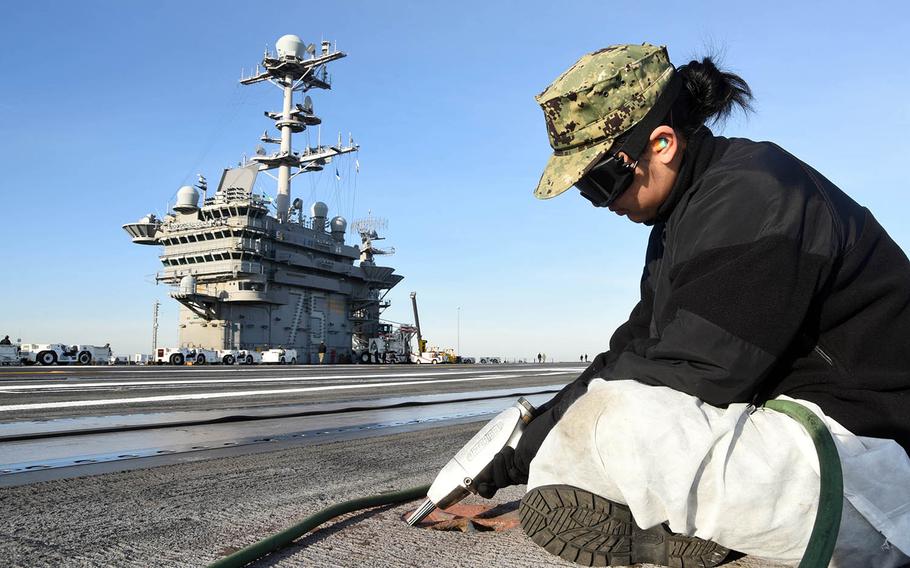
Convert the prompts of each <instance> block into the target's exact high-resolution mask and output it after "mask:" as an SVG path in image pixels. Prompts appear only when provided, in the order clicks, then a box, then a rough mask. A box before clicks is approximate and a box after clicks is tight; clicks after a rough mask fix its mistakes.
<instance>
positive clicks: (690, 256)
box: [598, 164, 839, 406]
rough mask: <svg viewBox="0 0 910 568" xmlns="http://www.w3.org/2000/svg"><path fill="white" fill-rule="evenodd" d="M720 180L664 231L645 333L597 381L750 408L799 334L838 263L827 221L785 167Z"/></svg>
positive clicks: (706, 186)
mask: <svg viewBox="0 0 910 568" xmlns="http://www.w3.org/2000/svg"><path fill="white" fill-rule="evenodd" d="M772 166H775V167H779V168H780V169H781V170H782V171H781V172H774V171H773V170H772V171H771V172H770V174H771V175H769V172H768V171H754V170H753V171H749V170H744V171H729V170H727V171H722V172H720V173H718V174H716V175H714V176H706V177H707V178H708V179H707V180H705V181H703V182H702V186H701V187H700V188H698V191H697V192H695V195H694V197H693V198H692V199H691V200H690V201H688V202H685V203H681V204H680V211H679V214H678V215H675V214H674V216H675V218H671V219H670V220H669V221H668V222H667V228H666V231H667V236H666V243H667V245H666V250H665V251H664V258H663V260H662V268H661V270H662V271H666V272H665V273H664V274H662V275H661V277H660V278H658V279H657V283H656V284H655V303H654V321H653V327H654V329H655V331H656V332H655V333H652V337H649V338H648V339H647V340H645V341H639V342H634V343H633V344H632V345H631V347H632V348H630V349H626V350H624V351H623V352H622V353H621V354H620V355H619V356H618V358H617V359H616V361H615V363H614V364H613V365H612V366H611V367H610V368H605V369H604V370H603V371H602V372H601V373H599V375H598V376H600V377H603V378H606V379H634V380H637V381H640V382H642V383H645V384H649V385H659V386H667V387H670V388H672V389H675V390H678V391H681V392H684V393H686V394H690V395H692V396H695V397H698V398H699V399H701V400H703V401H705V402H707V403H709V404H712V405H715V406H725V405H727V404H730V403H733V402H748V401H750V400H752V399H753V397H754V395H755V394H756V392H757V391H758V389H759V386H760V385H761V383H762V382H763V381H764V380H765V379H766V378H767V377H768V376H769V375H770V374H771V373H772V372H773V370H774V369H775V366H776V365H778V363H780V362H781V361H782V360H783V358H784V356H785V355H786V353H787V352H788V349H789V348H790V346H791V345H792V344H793V342H794V340H795V339H796V338H797V337H798V336H799V335H800V334H801V332H802V331H801V330H805V329H808V328H811V326H812V324H811V321H810V320H811V314H812V312H813V306H814V304H815V303H816V302H817V301H819V298H820V297H821V296H820V295H821V292H822V290H823V289H824V288H825V286H826V282H827V280H828V278H829V276H830V274H831V272H832V266H833V259H835V258H837V257H838V246H839V241H838V239H837V238H836V237H834V236H833V235H834V234H835V233H836V223H835V221H834V220H833V216H832V213H831V210H830V209H829V208H828V206H827V205H826V201H825V199H824V198H823V196H822V195H821V194H820V193H819V192H818V191H817V189H816V188H815V186H814V185H813V184H811V183H809V182H807V181H806V179H805V178H804V177H802V176H800V175H799V173H798V172H797V173H794V169H793V168H792V167H790V165H789V164H782V165H781V164H772Z"/></svg>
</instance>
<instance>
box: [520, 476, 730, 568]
mask: <svg viewBox="0 0 910 568" xmlns="http://www.w3.org/2000/svg"><path fill="white" fill-rule="evenodd" d="M518 515H519V518H520V520H521V528H522V529H524V531H525V534H527V535H528V536H529V537H530V538H531V540H532V541H534V542H535V543H536V544H538V545H540V546H541V547H543V548H544V549H545V550H546V551H547V552H549V553H551V554H555V555H556V556H559V557H560V558H563V559H565V560H568V561H570V562H575V563H576V564H581V565H583V566H629V565H632V564H637V563H641V562H647V563H651V564H659V565H662V566H670V567H671V568H710V567H711V566H717V565H718V564H720V563H721V562H722V561H723V560H724V558H726V556H727V554H728V553H729V550H727V549H726V548H724V547H722V546H720V545H719V544H717V543H714V542H711V541H708V540H702V539H700V538H695V537H689V536H682V535H678V534H673V533H671V532H670V531H668V530H667V529H666V528H664V527H663V526H662V525H658V526H656V527H653V528H650V529H647V530H644V529H641V528H639V527H638V525H636V524H635V521H634V520H633V519H632V512H631V511H630V510H629V508H628V507H627V506H625V505H621V504H619V503H614V502H613V501H609V500H607V499H604V498H603V497H600V496H598V495H595V494H593V493H591V492H589V491H585V490H583V489H579V488H577V487H572V486H571V485H545V486H543V487H538V488H536V489H532V490H531V491H529V492H528V494H527V495H525V497H524V499H522V500H521V507H520V508H519V510H518Z"/></svg>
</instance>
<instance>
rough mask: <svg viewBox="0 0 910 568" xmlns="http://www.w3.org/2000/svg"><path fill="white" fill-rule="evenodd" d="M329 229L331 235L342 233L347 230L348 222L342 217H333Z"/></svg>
mask: <svg viewBox="0 0 910 568" xmlns="http://www.w3.org/2000/svg"><path fill="white" fill-rule="evenodd" d="M331 227H332V232H333V233H343V232H345V231H346V230H347V229H348V222H347V221H346V220H345V218H344V217H333V218H332V224H331Z"/></svg>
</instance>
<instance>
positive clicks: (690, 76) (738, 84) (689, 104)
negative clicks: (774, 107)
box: [664, 57, 752, 138]
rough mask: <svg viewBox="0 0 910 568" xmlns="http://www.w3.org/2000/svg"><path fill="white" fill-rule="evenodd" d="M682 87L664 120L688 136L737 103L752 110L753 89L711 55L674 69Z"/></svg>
mask: <svg viewBox="0 0 910 568" xmlns="http://www.w3.org/2000/svg"><path fill="white" fill-rule="evenodd" d="M677 72H678V73H679V76H680V77H682V80H683V87H684V88H683V89H682V90H681V92H680V95H679V98H678V99H676V102H675V103H674V104H673V108H672V109H671V110H670V114H668V115H667V118H666V120H665V121H664V122H665V124H667V125H669V126H672V127H673V128H675V129H676V130H678V131H680V133H681V134H682V135H683V137H685V138H689V137H691V136H692V134H693V133H694V132H695V131H697V130H698V129H699V128H700V127H701V126H702V125H703V124H706V123H708V122H712V123H718V122H722V121H723V120H724V119H726V118H727V117H728V116H730V114H731V113H732V112H733V109H734V107H735V106H738V107H739V108H740V109H741V110H742V111H743V112H750V111H751V110H752V89H750V88H749V85H748V84H747V83H746V82H745V81H744V80H743V78H742V77H740V76H739V75H735V74H733V73H729V72H726V71H721V70H720V69H718V68H717V66H716V65H715V64H714V61H713V60H712V59H711V58H710V57H705V58H703V59H702V60H701V61H696V60H693V61H690V62H689V63H687V64H685V65H682V66H680V67H679V69H677Z"/></svg>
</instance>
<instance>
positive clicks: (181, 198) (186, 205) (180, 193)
mask: <svg viewBox="0 0 910 568" xmlns="http://www.w3.org/2000/svg"><path fill="white" fill-rule="evenodd" d="M198 208H199V192H198V191H196V188H195V187H193V186H191V185H185V186H183V187H181V188H180V189H178V190H177V204H176V205H174V210H175V211H192V210H193V209H198Z"/></svg>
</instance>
